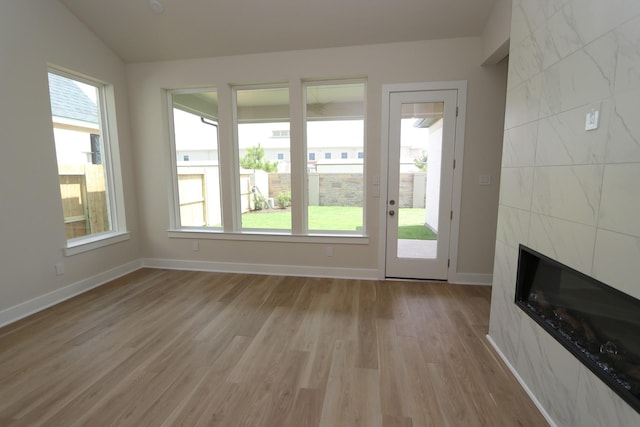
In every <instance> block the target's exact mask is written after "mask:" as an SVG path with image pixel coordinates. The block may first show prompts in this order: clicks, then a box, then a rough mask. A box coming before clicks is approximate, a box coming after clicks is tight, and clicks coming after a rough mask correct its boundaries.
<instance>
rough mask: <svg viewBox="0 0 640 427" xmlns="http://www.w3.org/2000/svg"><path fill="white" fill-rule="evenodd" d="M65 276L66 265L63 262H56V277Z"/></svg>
mask: <svg viewBox="0 0 640 427" xmlns="http://www.w3.org/2000/svg"><path fill="white" fill-rule="evenodd" d="M63 274H64V263H63V262H62V261H60V262H56V276H62V275H63Z"/></svg>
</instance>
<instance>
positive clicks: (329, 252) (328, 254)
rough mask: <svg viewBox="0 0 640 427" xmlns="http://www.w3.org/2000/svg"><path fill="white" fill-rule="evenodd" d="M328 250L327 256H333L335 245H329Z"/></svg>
mask: <svg viewBox="0 0 640 427" xmlns="http://www.w3.org/2000/svg"><path fill="white" fill-rule="evenodd" d="M326 252H327V256H328V257H332V256H333V247H331V246H327V249H326Z"/></svg>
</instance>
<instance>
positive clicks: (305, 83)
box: [302, 78, 368, 239]
mask: <svg viewBox="0 0 640 427" xmlns="http://www.w3.org/2000/svg"><path fill="white" fill-rule="evenodd" d="M356 83H361V84H362V85H363V86H364V91H363V97H362V104H363V119H362V126H363V134H362V137H363V141H362V152H363V153H364V152H366V150H367V89H368V85H367V79H366V78H362V79H344V80H305V81H303V84H302V109H303V117H302V127H303V129H304V138H303V139H304V142H303V145H304V152H305V153H307V152H308V147H307V131H306V129H307V115H306V111H307V87H308V86H323V85H325V86H335V85H341V84H356ZM327 154H329V159H331V153H330V152H329V153H325V155H324V159H325V160H328V159H327V157H326V155H327ZM316 158H317V157H316ZM304 176H305V179H304V182H305V185H307V184H306V183H308V182H309V170H308V168H305V175H304ZM362 182H363V187H362V231H361V232H358V231H346V230H326V232H325V231H320V230H313V232H310V231H309V200H308V198H307V196H308V190H305V191H304V199H303V203H304V205H303V211H304V212H303V214H304V215H303V217H304V230H305V233H306V234H307V235H310V236H314V235H315V236H325V235H330V236H344V237H347V236H358V237H360V238H363V239H367V185H366V183H367V164H366V162H362Z"/></svg>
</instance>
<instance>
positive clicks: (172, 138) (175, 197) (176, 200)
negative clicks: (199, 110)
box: [166, 86, 225, 233]
mask: <svg viewBox="0 0 640 427" xmlns="http://www.w3.org/2000/svg"><path fill="white" fill-rule="evenodd" d="M205 92H215V93H216V94H217V95H219V92H218V90H217V88H215V87H212V86H207V87H198V88H188V89H168V90H166V95H167V98H166V100H167V114H168V116H167V118H168V128H169V161H170V169H171V183H170V197H169V199H170V203H171V206H170V207H169V227H170V230H174V231H178V230H179V231H189V232H192V231H200V232H205V233H222V232H223V231H224V223H225V222H224V218H225V217H224V198H223V197H222V195H221V197H220V216H221V218H220V220H221V223H222V224H221V226H220V227H206V226H188V225H182V219H181V215H180V191H179V183H178V178H179V177H178V152H177V149H176V133H175V121H174V120H175V117H174V114H173V95H189V94H197V93H205ZM217 107H218V108H220V102H219V100H218V103H217ZM216 132H217V134H218V138H217V139H218V147H217V152H218V165H219V164H220V128H219V122H218V126H216ZM183 161H191V160H183ZM218 182H219V183H220V185H222V171H221V168H220V167H218Z"/></svg>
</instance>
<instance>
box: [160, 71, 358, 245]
mask: <svg viewBox="0 0 640 427" xmlns="http://www.w3.org/2000/svg"><path fill="white" fill-rule="evenodd" d="M290 90H291V91H292V92H293V91H295V92H297V94H294V96H293V97H290ZM297 95H302V96H300V101H297V102H296V101H292V100H295V99H296V98H297ZM220 96H221V97H222V96H230V99H226V100H222V99H221V100H220V103H218V98H217V94H216V91H215V90H212V89H209V90H179V91H178V90H174V91H170V96H169V100H170V107H171V108H170V111H171V114H172V120H171V123H172V125H173V130H174V133H173V135H174V136H173V139H172V140H173V142H174V146H173V148H172V160H173V162H174V163H173V174H174V177H173V178H174V179H173V194H174V197H173V198H174V201H175V207H174V212H173V218H172V219H173V221H172V228H173V229H174V230H172V232H171V234H170V235H172V236H175V237H185V236H190V235H193V234H186V233H193V232H194V231H199V230H202V231H204V230H209V231H217V232H219V233H221V234H224V235H222V236H220V237H221V238H232V239H252V238H258V239H263V238H264V237H256V236H258V235H277V236H278V237H275V238H276V239H277V240H282V239H284V241H286V240H287V239H288V237H283V236H293V235H295V236H302V237H301V238H304V239H307V238H311V239H315V237H309V236H317V235H324V236H340V237H341V238H342V237H345V236H348V235H351V236H363V235H364V234H365V229H364V182H365V180H364V159H363V157H364V154H363V153H364V151H365V147H364V111H365V107H364V101H365V100H364V97H365V83H364V82H363V81H331V82H317V81H314V82H304V83H301V84H300V86H299V87H297V88H295V87H294V86H293V85H290V84H269V85H243V86H231V88H230V91H224V95H223V91H220ZM290 104H291V108H290ZM218 109H220V114H218ZM290 111H293V112H297V114H290ZM219 117H230V118H231V120H230V121H225V120H224V119H222V120H220V119H219ZM292 117H293V120H295V121H293V120H292ZM219 120H220V121H219ZM218 130H220V132H218ZM219 138H220V140H219ZM332 153H335V155H332ZM219 163H220V167H218V164H219ZM293 180H295V181H293ZM292 182H293V184H294V185H292ZM180 233H182V234H180ZM236 234H237V235H238V236H232V235H236ZM240 234H244V236H239V235H240ZM210 236H215V234H211V235H210ZM212 238H215V237H212ZM268 238H274V237H268ZM296 238H297V237H296Z"/></svg>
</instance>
